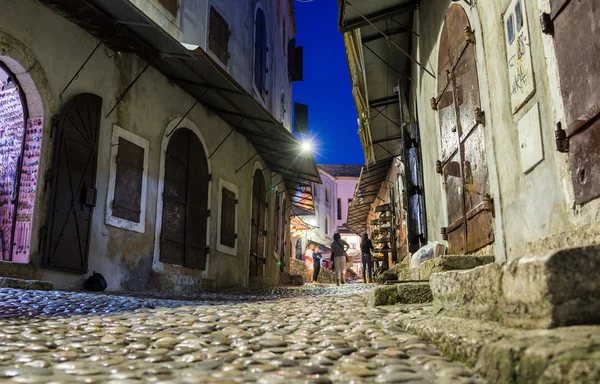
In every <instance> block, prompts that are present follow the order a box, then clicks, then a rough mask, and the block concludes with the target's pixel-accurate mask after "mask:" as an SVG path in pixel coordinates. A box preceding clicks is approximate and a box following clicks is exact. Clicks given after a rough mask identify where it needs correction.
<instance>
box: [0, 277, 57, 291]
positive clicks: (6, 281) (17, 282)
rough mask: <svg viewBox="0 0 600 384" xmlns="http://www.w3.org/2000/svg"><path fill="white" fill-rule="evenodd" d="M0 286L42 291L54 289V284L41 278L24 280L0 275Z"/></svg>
mask: <svg viewBox="0 0 600 384" xmlns="http://www.w3.org/2000/svg"><path fill="white" fill-rule="evenodd" d="M0 288H13V289H34V290H42V291H50V290H53V289H54V284H53V283H51V282H50V281H42V280H24V279H14V278H11V277H0Z"/></svg>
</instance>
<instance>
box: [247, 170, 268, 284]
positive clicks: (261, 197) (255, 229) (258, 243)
mask: <svg viewBox="0 0 600 384" xmlns="http://www.w3.org/2000/svg"><path fill="white" fill-rule="evenodd" d="M266 214H267V190H266V186H265V178H264V177H263V174H262V171H261V170H257V171H256V172H255V173H254V179H253V181H252V224H251V230H250V276H262V275H263V274H264V266H265V263H266V261H265V237H266V235H267V231H266V224H267V218H266Z"/></svg>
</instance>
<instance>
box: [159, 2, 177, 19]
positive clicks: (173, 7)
mask: <svg viewBox="0 0 600 384" xmlns="http://www.w3.org/2000/svg"><path fill="white" fill-rule="evenodd" d="M158 2H159V3H161V4H162V6H163V7H165V8H166V9H167V11H169V12H170V13H171V14H172V15H173V16H175V17H177V11H178V10H179V6H180V5H179V1H177V0H158Z"/></svg>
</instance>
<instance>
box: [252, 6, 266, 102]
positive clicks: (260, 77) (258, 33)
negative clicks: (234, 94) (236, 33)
mask: <svg viewBox="0 0 600 384" xmlns="http://www.w3.org/2000/svg"><path fill="white" fill-rule="evenodd" d="M266 77H267V28H266V24H265V13H264V12H263V10H262V9H261V8H258V9H257V10H256V19H255V21H254V85H255V86H256V89H258V91H259V92H260V93H261V95H262V94H265V93H266V89H265V81H266Z"/></svg>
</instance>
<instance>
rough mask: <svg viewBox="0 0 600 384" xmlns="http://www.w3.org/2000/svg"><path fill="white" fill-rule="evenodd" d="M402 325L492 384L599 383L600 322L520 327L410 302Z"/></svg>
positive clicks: (399, 319) (399, 320)
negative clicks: (449, 313)
mask: <svg viewBox="0 0 600 384" xmlns="http://www.w3.org/2000/svg"><path fill="white" fill-rule="evenodd" d="M406 307H407V311H406V312H407V313H406V314H405V315H400V316H399V318H398V323H399V325H400V326H401V327H403V328H405V329H406V330H408V331H410V332H412V333H415V334H416V335H418V336H419V337H422V338H424V339H426V340H428V341H430V342H432V343H433V344H435V345H436V346H437V347H438V348H440V349H441V350H442V351H443V352H444V353H445V354H447V355H448V356H449V357H450V358H453V359H456V360H460V361H462V362H464V363H465V364H467V365H468V366H471V367H475V371H476V372H477V373H479V374H481V375H483V376H485V377H486V378H487V379H488V380H489V381H490V382H492V383H510V384H517V383H519V384H521V383H525V384H527V383H565V384H575V383H577V384H580V383H581V384H587V383H590V384H592V383H598V382H600V326H577V327H563V328H555V329H552V330H546V329H544V330H522V329H518V328H510V327H503V326H501V325H499V324H497V323H494V322H484V321H478V320H472V319H464V318H455V317H447V316H441V315H435V314H434V312H435V310H434V309H433V307H426V308H423V307H422V306H420V307H418V306H414V305H413V306H406Z"/></svg>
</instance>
